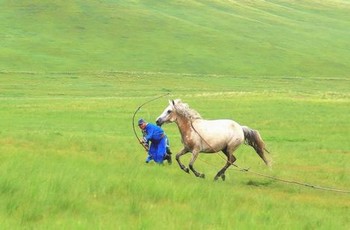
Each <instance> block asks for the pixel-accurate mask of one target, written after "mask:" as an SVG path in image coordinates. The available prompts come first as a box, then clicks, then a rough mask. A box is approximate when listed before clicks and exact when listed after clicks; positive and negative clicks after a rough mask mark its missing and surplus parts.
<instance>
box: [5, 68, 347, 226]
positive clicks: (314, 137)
mask: <svg viewBox="0 0 350 230" xmlns="http://www.w3.org/2000/svg"><path fill="white" fill-rule="evenodd" d="M160 77H162V76H161V75H152V74H151V75H147V74H143V75H141V76H139V77H137V76H134V75H131V76H130V75H128V74H115V75H114V76H111V75H109V76H96V75H79V74H77V75H71V74H70V75H64V74H62V75H59V76H57V75H52V74H35V75H28V74H2V77H1V82H0V83H1V85H3V86H4V87H3V89H4V90H3V91H2V94H1V110H0V111H1V112H0V116H1V117H2V123H1V127H0V128H1V133H0V137H1V138H0V140H1V145H0V146H1V147H0V152H1V162H2V163H1V175H3V176H2V177H1V179H0V188H1V190H0V194H1V199H0V202H1V203H2V205H1V207H2V209H0V213H1V215H0V216H1V218H0V222H1V224H2V226H5V228H6V227H7V228H10V226H11V228H22V227H24V228H32V227H34V226H35V228H42V229H45V228H54V229H59V228H70V229H75V228H88V229H94V228H111V229H113V228H119V229H130V228H131V229H139V228H145V229H149V228H154V227H155V228H170V229H172V228H178V226H185V228H186V229H191V228H209V229H210V228H212V229H229V228H231V227H232V226H233V225H234V226H237V227H239V228H244V229H246V228H254V227H257V226H260V225H261V224H263V225H264V226H265V227H266V229H267V228H269V229H270V228H272V229H280V228H287V229H296V228H320V229H329V228H339V229H346V228H347V227H348V215H347V212H348V209H349V205H350V204H349V202H348V195H347V194H334V193H332V192H326V191H319V190H313V189H310V188H307V187H299V186H296V185H289V184H284V183H280V182H276V181H273V180H270V179H267V178H261V177H258V176H255V175H251V174H244V173H239V172H237V171H235V170H234V169H231V170H229V171H228V172H227V180H226V182H224V183H223V182H218V183H213V182H212V181H211V180H212V178H213V177H214V176H215V174H216V172H217V170H218V169H219V168H220V167H221V165H223V160H222V159H221V158H220V157H218V155H202V156H201V157H200V159H199V160H198V161H197V162H196V168H197V169H198V170H199V171H202V172H204V173H205V174H206V177H207V179H205V180H200V179H198V178H195V177H194V176H193V175H187V174H185V173H183V172H182V171H181V170H180V169H179V167H178V166H177V165H176V164H174V165H172V166H167V165H165V166H162V167H159V166H156V165H154V164H151V165H144V163H143V161H144V159H145V153H144V152H143V150H142V148H141V147H140V146H139V145H138V143H137V141H136V138H135V137H134V136H133V132H132V128H131V118H132V114H133V112H134V111H135V110H136V108H137V107H138V106H139V105H140V104H141V103H143V102H144V101H146V100H148V99H150V98H152V97H153V96H154V95H160V94H162V93H164V92H169V91H170V92H171V95H170V96H169V97H168V98H163V99H160V100H158V101H156V102H153V103H150V104H147V105H146V106H144V107H143V108H142V109H141V110H140V111H139V113H138V114H137V117H140V116H142V117H144V118H146V119H148V120H150V121H152V120H154V119H155V117H156V116H158V115H159V114H160V113H161V111H162V109H163V108H165V106H166V104H167V99H171V98H173V97H174V96H176V97H181V98H182V99H183V100H184V101H185V102H188V103H189V104H190V105H191V106H192V107H193V108H195V109H196V110H198V111H199V112H200V113H201V115H202V116H203V117H205V118H232V119H234V120H236V121H238V122H240V123H242V124H246V125H249V126H251V127H252V128H256V129H258V130H259V131H260V132H261V134H262V136H263V137H264V139H265V141H266V143H267V146H268V148H269V149H270V150H271V152H272V158H273V160H274V166H273V169H272V170H268V169H267V168H265V166H264V165H263V162H262V161H261V160H260V159H259V158H258V156H257V155H256V154H255V153H254V152H253V150H252V149H250V148H248V147H242V148H240V149H239V150H238V151H237V153H236V156H237V159H238V160H237V164H238V165H240V166H241V167H251V169H252V170H253V171H258V172H261V173H264V174H267V175H272V176H277V177H281V178H285V179H292V180H297V181H301V182H305V183H311V184H315V185H320V186H326V187H335V188H339V189H349V187H350V184H349V182H348V181H350V180H349V175H350V174H349V170H348V167H347V162H349V154H348V153H349V145H348V143H347V138H348V136H349V135H348V134H349V133H348V132H349V130H350V129H349V125H348V122H347V120H348V108H349V93H348V92H347V91H346V89H345V88H344V89H343V86H344V84H345V83H346V82H347V80H346V79H343V80H338V81H331V82H332V84H333V85H332V89H339V91H338V90H336V91H334V92H333V91H328V90H329V89H328V88H327V87H325V86H324V85H323V83H322V82H327V80H322V81H319V79H308V81H301V82H300V79H294V81H293V79H287V81H289V83H288V84H286V85H284V86H283V84H281V82H283V81H284V80H283V79H278V80H275V79H271V80H270V81H269V80H267V82H266V83H265V85H261V84H253V85H252V87H251V88H250V89H249V90H246V91H243V90H242V91H238V90H237V89H235V88H234V87H233V86H236V87H237V88H239V87H238V86H241V87H242V86H244V84H245V80H246V81H250V80H252V81H254V80H253V79H250V78H248V79H245V80H244V79H242V78H232V77H231V76H226V77H225V76H220V77H205V76H204V77H203V82H202V83H201V82H199V81H198V77H186V76H180V79H183V80H186V82H187V83H188V84H189V85H193V87H191V88H183V87H182V86H183V84H182V81H179V80H174V78H167V80H169V82H172V81H173V82H172V83H171V84H170V85H169V86H168V89H167V90H164V89H162V86H163V82H161V81H157V79H158V78H160ZM62 79H65V84H59V82H62ZM140 79H141V80H140ZM26 81H28V84H23V83H24V82H26ZM131 81H132V82H133V84H132V86H131V84H130V82H131ZM256 81H258V80H256ZM312 81H314V84H313V83H312ZM36 82H37V83H41V85H40V87H39V86H38V88H37V89H36V88H35V85H37V84H36ZM151 83H152V84H153V85H152V86H153V87H155V89H158V90H156V91H154V90H153V88H151V87H145V85H146V86H151ZM301 83H302V84H301ZM303 83H304V84H305V85H304V86H303ZM30 84H32V85H33V86H34V88H32V87H30ZM154 84H156V85H154ZM328 84H329V83H328ZM204 85H210V86H211V88H210V89H211V90H210V89H208V90H203V86H204ZM308 85H313V86H314V87H313V90H310V91H309V92H305V91H304V89H303V87H305V88H307V86H308ZM223 86H226V87H227V88H224V87H223ZM254 86H256V87H254ZM231 87H232V88H231ZM131 88H132V89H133V90H131ZM262 88H266V89H267V88H276V89H278V90H276V91H273V90H271V91H268V90H263V89H262ZM30 89H31V90H30ZM220 89H222V90H220ZM230 89H231V90H232V91H229V90H230ZM128 92H130V95H128ZM140 92H144V93H143V95H145V96H142V94H140ZM335 117H336V118H335ZM164 128H165V130H166V132H167V134H168V136H169V138H170V140H171V144H172V149H173V151H178V150H179V149H180V148H181V143H180V140H179V134H178V131H177V128H176V127H175V125H167V126H165V127H164ZM183 160H184V162H188V160H189V156H185V157H184V159H183ZM302 217H303V221H300V219H301V218H302Z"/></svg>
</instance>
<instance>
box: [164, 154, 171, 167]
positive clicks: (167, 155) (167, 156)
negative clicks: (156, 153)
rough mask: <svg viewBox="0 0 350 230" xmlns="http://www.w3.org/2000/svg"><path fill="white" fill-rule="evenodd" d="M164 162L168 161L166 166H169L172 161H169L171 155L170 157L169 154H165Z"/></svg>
mask: <svg viewBox="0 0 350 230" xmlns="http://www.w3.org/2000/svg"><path fill="white" fill-rule="evenodd" d="M164 160H167V161H168V164H169V165H171V163H172V160H171V155H170V154H165V156H164Z"/></svg>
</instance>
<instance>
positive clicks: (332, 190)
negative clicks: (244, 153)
mask: <svg viewBox="0 0 350 230" xmlns="http://www.w3.org/2000/svg"><path fill="white" fill-rule="evenodd" d="M218 155H219V156H220V157H221V158H222V159H223V160H225V161H227V160H226V159H225V158H224V157H223V156H221V155H220V154H218ZM199 159H200V158H199ZM200 160H201V161H202V162H204V163H206V164H208V165H211V166H213V165H212V164H209V163H208V162H206V161H204V160H203V159H200ZM231 165H232V166H235V167H236V168H237V169H236V171H239V172H243V173H250V174H254V175H257V176H260V177H265V178H269V179H271V180H275V181H280V182H284V183H289V184H296V185H300V186H305V187H309V188H313V189H318V190H324V191H331V192H338V193H350V190H343V189H337V188H330V187H323V186H319V185H313V184H308V183H304V182H299V181H295V180H287V179H282V178H279V177H274V176H270V175H266V174H262V173H259V172H254V171H251V170H250V168H241V167H239V166H238V165H236V164H233V163H232V164H231ZM213 167H214V166H213ZM229 169H231V170H234V169H232V168H229Z"/></svg>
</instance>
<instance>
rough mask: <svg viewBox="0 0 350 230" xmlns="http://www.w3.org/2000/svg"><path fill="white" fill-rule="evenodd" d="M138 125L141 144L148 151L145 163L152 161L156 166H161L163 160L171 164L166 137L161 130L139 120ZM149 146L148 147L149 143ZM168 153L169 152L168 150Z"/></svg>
mask: <svg viewBox="0 0 350 230" xmlns="http://www.w3.org/2000/svg"><path fill="white" fill-rule="evenodd" d="M138 125H139V127H140V129H141V130H142V133H143V139H142V141H141V144H143V145H144V146H146V148H147V149H148V157H147V159H146V163H148V162H149V161H151V160H154V161H155V162H156V163H158V164H162V163H163V160H167V161H168V163H169V164H171V156H170V155H169V154H167V143H168V141H167V137H166V135H165V133H164V131H163V129H162V128H161V127H159V126H156V125H154V124H151V123H147V122H146V121H145V120H143V119H140V120H139V121H138ZM150 142H151V144H150V145H149V143H150ZM169 152H170V150H169Z"/></svg>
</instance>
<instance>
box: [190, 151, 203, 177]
mask: <svg viewBox="0 0 350 230" xmlns="http://www.w3.org/2000/svg"><path fill="white" fill-rule="evenodd" d="M198 155H199V152H192V158H191V160H190V164H189V167H190V169H191V171H192V172H193V173H194V175H196V177H200V178H204V177H205V175H204V174H203V173H199V172H197V171H196V170H195V169H194V167H193V165H194V162H195V161H196V159H197V157H198Z"/></svg>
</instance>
